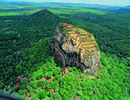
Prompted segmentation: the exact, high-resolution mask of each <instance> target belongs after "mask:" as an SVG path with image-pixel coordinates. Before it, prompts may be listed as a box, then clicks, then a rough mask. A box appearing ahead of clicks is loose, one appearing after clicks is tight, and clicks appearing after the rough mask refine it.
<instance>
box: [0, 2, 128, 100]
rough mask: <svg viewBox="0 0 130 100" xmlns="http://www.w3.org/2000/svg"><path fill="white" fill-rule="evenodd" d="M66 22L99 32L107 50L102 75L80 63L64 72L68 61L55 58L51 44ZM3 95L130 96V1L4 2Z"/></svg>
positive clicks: (92, 99) (61, 99) (68, 99)
mask: <svg viewBox="0 0 130 100" xmlns="http://www.w3.org/2000/svg"><path fill="white" fill-rule="evenodd" d="M60 22H64V23H69V24H73V25H75V26H77V27H80V28H83V29H85V30H86V31H88V32H90V33H91V34H93V35H94V37H95V38H96V41H97V43H98V45H99V48H100V52H101V62H100V69H99V70H98V77H95V76H91V75H87V74H85V73H82V72H81V70H80V69H78V68H76V67H75V66H71V68H70V70H69V71H68V72H67V73H66V75H65V76H64V77H63V76H62V74H63V73H62V72H61V70H62V69H63V66H59V65H58V64H57V63H56V62H55V60H54V58H55V54H54V51H53V50H52V49H51V46H50V44H49V41H51V40H52V39H53V37H54V35H55V29H56V27H57V25H58V24H59V23H60ZM52 80H53V81H52ZM1 95H4V96H7V97H10V98H14V99H13V100H22V99H23V100H25V99H27V100H130V7H129V6H128V7H114V6H112V7H109V6H98V5H97V6H96V5H87V4H73V3H72V4H71V3H65V4H62V3H36V4H35V3H22V2H21V3H20V2H19V3H18V2H13V3H6V2H1V3H0V97H1ZM9 100H12V99H9Z"/></svg>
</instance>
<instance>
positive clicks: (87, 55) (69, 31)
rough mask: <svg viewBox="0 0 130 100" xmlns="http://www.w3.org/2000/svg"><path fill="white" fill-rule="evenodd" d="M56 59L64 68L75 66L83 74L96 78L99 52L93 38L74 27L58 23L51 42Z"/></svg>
mask: <svg viewBox="0 0 130 100" xmlns="http://www.w3.org/2000/svg"><path fill="white" fill-rule="evenodd" d="M51 45H52V47H53V48H54V50H55V54H56V59H57V60H58V61H61V62H62V63H63V66H64V67H67V66H75V67H77V68H80V69H81V70H82V71H83V72H84V73H88V74H91V75H95V76H97V69H98V66H99V62H100V52H99V51H98V49H97V47H98V45H97V43H96V41H95V40H94V36H93V35H91V34H90V33H89V32H86V31H85V30H83V29H80V28H78V27H76V26H73V25H70V24H67V23H60V24H59V26H58V27H57V29H56V35H55V39H54V40H53V41H51Z"/></svg>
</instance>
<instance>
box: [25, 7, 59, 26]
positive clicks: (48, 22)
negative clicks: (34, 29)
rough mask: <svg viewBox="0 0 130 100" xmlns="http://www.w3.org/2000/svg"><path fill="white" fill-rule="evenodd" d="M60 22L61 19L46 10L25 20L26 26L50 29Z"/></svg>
mask: <svg viewBox="0 0 130 100" xmlns="http://www.w3.org/2000/svg"><path fill="white" fill-rule="evenodd" d="M59 22H60V18H59V17H58V16H57V15H55V14H53V13H52V12H50V11H49V10H46V9H44V10H41V11H39V12H36V13H34V14H32V15H29V16H27V17H26V18H25V19H24V23H25V24H27V23H29V25H30V24H31V25H32V24H33V25H37V26H41V27H42V26H49V27H50V28H51V27H54V26H56V25H57V24H58V23H59Z"/></svg>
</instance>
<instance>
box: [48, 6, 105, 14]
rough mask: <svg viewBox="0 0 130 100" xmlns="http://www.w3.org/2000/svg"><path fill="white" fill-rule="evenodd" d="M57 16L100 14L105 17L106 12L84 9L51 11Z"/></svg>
mask: <svg viewBox="0 0 130 100" xmlns="http://www.w3.org/2000/svg"><path fill="white" fill-rule="evenodd" d="M49 10H50V11H52V12H53V13H55V14H77V13H80V12H84V13H93V14H99V15H105V14H106V12H103V11H100V10H93V9H83V8H68V7H66V8H65V9H58V10H57V9H49Z"/></svg>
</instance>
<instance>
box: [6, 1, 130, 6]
mask: <svg viewBox="0 0 130 100" xmlns="http://www.w3.org/2000/svg"><path fill="white" fill-rule="evenodd" d="M5 1H6V0H5ZM8 1H35V2H72V3H88V4H104V5H130V0H8Z"/></svg>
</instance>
